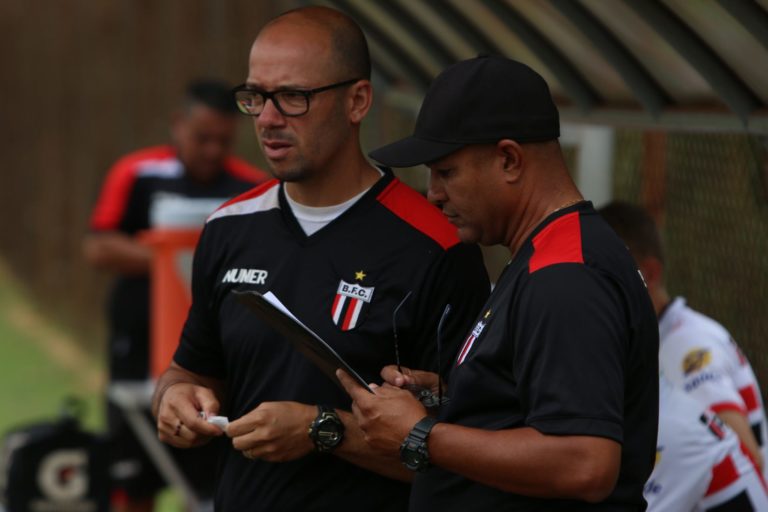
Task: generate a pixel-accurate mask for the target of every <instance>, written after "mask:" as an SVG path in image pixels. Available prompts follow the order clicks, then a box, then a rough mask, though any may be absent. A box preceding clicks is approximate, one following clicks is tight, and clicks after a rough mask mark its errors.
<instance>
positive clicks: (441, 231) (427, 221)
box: [377, 179, 459, 249]
mask: <svg viewBox="0 0 768 512" xmlns="http://www.w3.org/2000/svg"><path fill="white" fill-rule="evenodd" d="M377 199H378V200H379V202H380V203H381V204H382V205H384V206H385V207H386V208H387V209H389V210H390V211H391V212H392V213H394V214H395V215H397V216H398V217H400V218H401V219H403V220H404V221H405V222H407V223H408V224H410V225H411V226H413V227H414V228H415V229H416V230H418V231H421V232H422V233H424V234H425V235H427V236H428V237H430V238H431V239H432V240H434V241H435V242H437V243H438V244H439V245H440V246H441V247H442V248H443V249H448V248H449V247H453V246H454V245H456V244H458V243H459V237H458V236H457V235H456V226H454V225H453V224H451V223H450V222H448V219H446V218H445V216H444V215H443V213H442V212H441V211H440V210H439V209H438V208H437V207H435V206H434V205H432V204H430V203H429V202H428V201H427V200H426V199H425V198H424V196H422V195H421V194H419V193H418V192H416V191H415V190H413V189H412V188H410V187H408V186H407V185H404V184H403V183H402V182H401V181H400V180H398V179H393V180H392V183H390V184H389V185H387V187H386V188H385V189H384V190H382V191H381V192H380V193H379V195H378V197H377Z"/></svg>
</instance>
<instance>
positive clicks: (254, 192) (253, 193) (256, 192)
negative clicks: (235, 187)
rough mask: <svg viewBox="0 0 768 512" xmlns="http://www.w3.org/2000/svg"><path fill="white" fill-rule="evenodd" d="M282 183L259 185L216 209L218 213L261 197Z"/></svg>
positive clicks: (269, 182)
mask: <svg viewBox="0 0 768 512" xmlns="http://www.w3.org/2000/svg"><path fill="white" fill-rule="evenodd" d="M279 183H280V181H278V180H277V179H271V180H269V181H267V182H264V183H262V184H261V185H257V186H255V187H253V188H252V189H250V190H247V191H245V192H243V193H242V194H240V195H239V196H235V197H233V198H232V199H230V200H229V201H227V202H226V203H224V204H222V205H221V206H219V207H218V208H216V211H219V210H221V209H222V208H226V207H227V206H230V205H232V204H235V203H240V202H242V201H246V200H248V199H253V198H254V197H259V196H260V195H262V194H264V193H265V192H266V191H267V190H269V189H271V188H272V187H274V186H275V185H278V184H279ZM214 213H215V212H214Z"/></svg>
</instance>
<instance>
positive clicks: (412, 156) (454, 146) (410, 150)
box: [368, 137, 466, 167]
mask: <svg viewBox="0 0 768 512" xmlns="http://www.w3.org/2000/svg"><path fill="white" fill-rule="evenodd" d="M464 146H466V144H464V143H460V142H436V141H432V140H425V139H418V138H416V137H406V138H405V139H402V140H399V141H397V142H393V143H392V144H387V145H386V146H383V147H380V148H379V149H374V150H373V151H371V152H370V153H368V156H370V157H371V158H373V159H374V160H376V161H377V162H379V163H382V164H384V165H387V166H390V167H413V166H415V165H420V164H427V163H429V162H434V161H435V160H440V159H441V158H443V157H445V156H448V155H450V154H451V153H453V152H454V151H457V150H459V149H461V148H462V147H464Z"/></svg>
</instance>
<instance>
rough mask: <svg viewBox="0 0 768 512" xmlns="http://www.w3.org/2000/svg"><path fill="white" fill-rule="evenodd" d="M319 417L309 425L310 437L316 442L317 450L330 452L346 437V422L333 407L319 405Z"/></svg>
mask: <svg viewBox="0 0 768 512" xmlns="http://www.w3.org/2000/svg"><path fill="white" fill-rule="evenodd" d="M317 411H318V412H317V417H316V418H315V420H314V421H313V422H312V423H311V424H310V425H309V438H310V439H311V440H312V442H313V443H315V450H317V451H318V452H321V453H328V452H330V451H331V450H333V449H334V448H336V447H337V446H338V445H339V444H340V443H341V441H342V439H344V423H342V422H341V418H339V415H338V414H336V411H334V410H333V409H332V408H331V407H327V406H325V405H318V406H317Z"/></svg>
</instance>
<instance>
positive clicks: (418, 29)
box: [378, 1, 457, 68]
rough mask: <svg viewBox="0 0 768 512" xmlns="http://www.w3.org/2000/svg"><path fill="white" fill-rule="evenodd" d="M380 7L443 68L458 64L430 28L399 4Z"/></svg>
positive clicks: (382, 4)
mask: <svg viewBox="0 0 768 512" xmlns="http://www.w3.org/2000/svg"><path fill="white" fill-rule="evenodd" d="M378 6H379V7H380V8H381V9H383V10H384V11H386V12H387V13H388V14H389V15H390V16H392V19H395V20H397V22H398V23H399V24H400V25H402V26H403V28H405V30H406V31H408V32H409V33H410V34H411V35H412V36H413V38H414V39H416V40H417V41H418V42H419V44H420V45H421V46H423V47H424V48H425V49H426V51H427V52H428V53H429V54H430V55H432V56H433V57H434V58H435V61H437V62H439V63H440V67H441V68H446V67H448V66H450V65H451V64H453V63H455V62H456V60H457V59H456V56H455V55H453V53H452V52H451V50H449V49H448V48H446V46H445V45H444V44H443V43H442V42H441V41H440V40H439V39H437V38H436V37H435V36H433V35H432V33H431V32H430V30H429V28H428V27H426V26H424V24H423V23H422V22H421V20H419V19H417V18H416V17H415V16H413V15H412V14H410V13H408V12H405V11H404V10H403V9H402V8H401V7H400V6H399V5H397V3H395V2H392V1H386V2H380V3H379V4H378Z"/></svg>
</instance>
